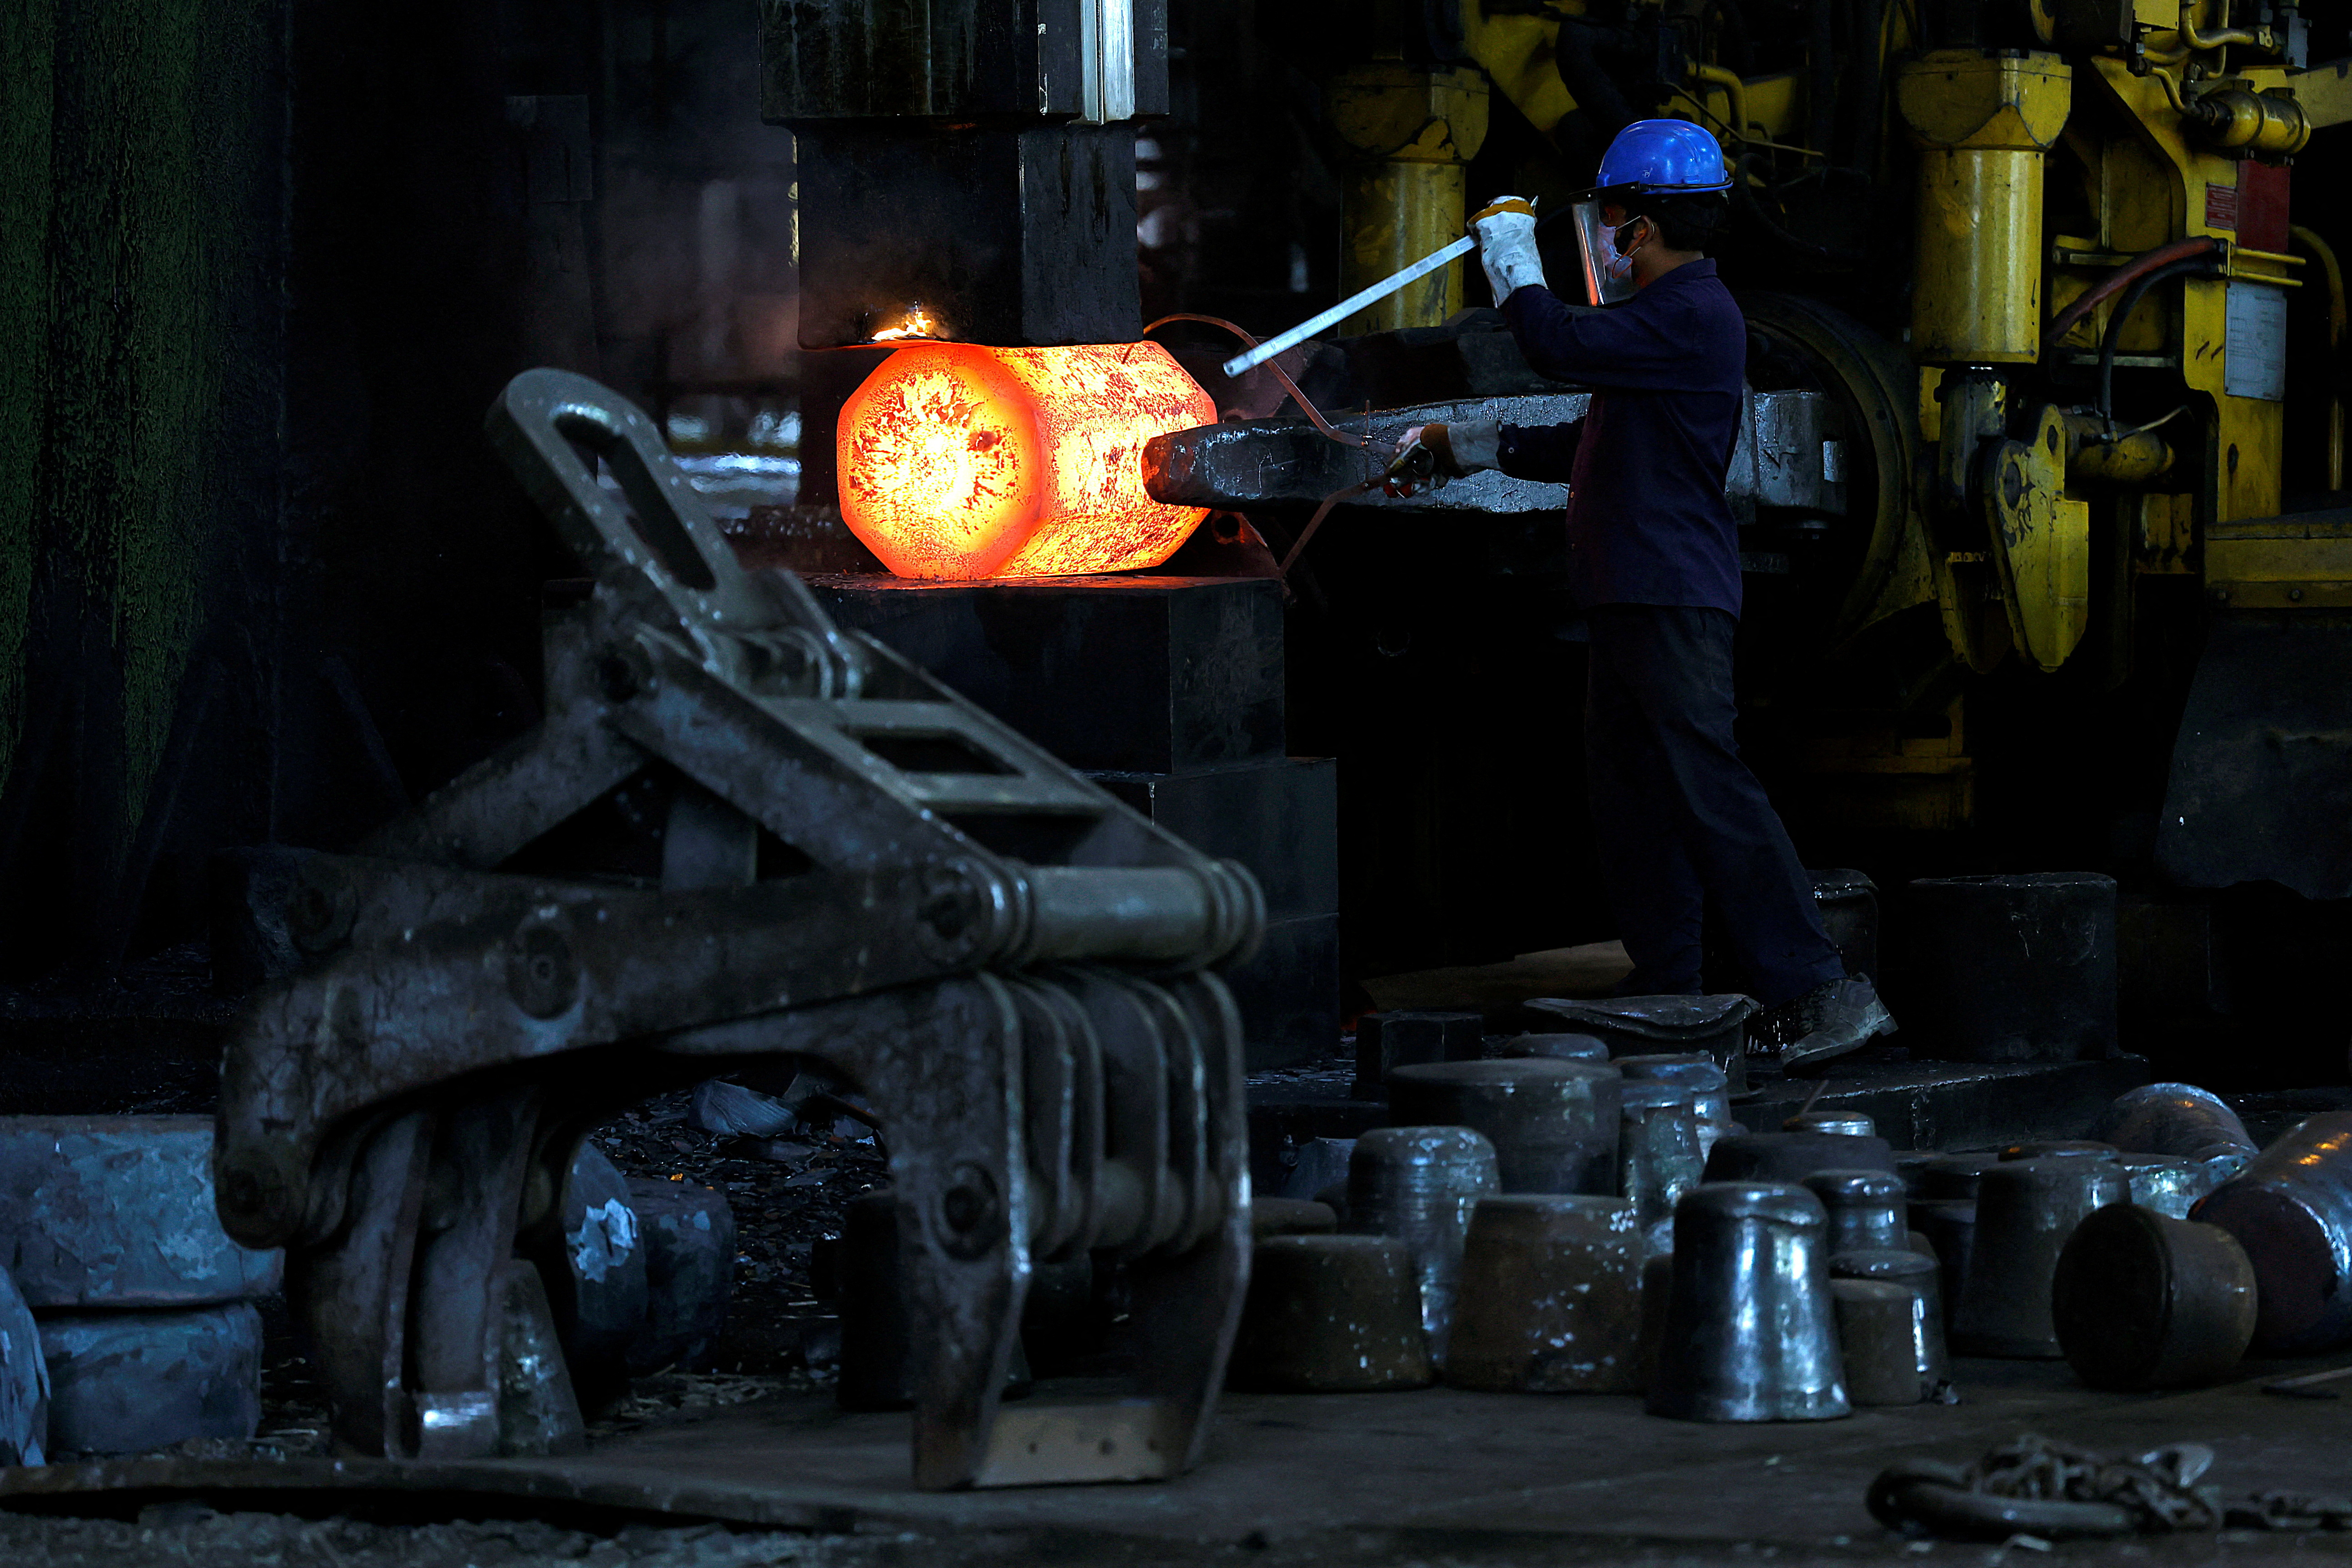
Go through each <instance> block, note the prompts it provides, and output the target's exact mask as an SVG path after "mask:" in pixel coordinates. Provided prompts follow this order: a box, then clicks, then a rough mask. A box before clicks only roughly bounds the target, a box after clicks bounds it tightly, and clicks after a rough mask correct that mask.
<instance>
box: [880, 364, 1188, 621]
mask: <svg viewBox="0 0 2352 1568" xmlns="http://www.w3.org/2000/svg"><path fill="white" fill-rule="evenodd" d="M1216 422H1217V409H1216V405H1214V404H1213V403H1212V402H1210V401H1209V395H1208V394H1206V393H1204V392H1202V390H1201V389H1200V388H1199V387H1198V386H1196V385H1194V384H1193V383H1192V377H1191V376H1189V375H1186V374H1184V372H1183V369H1182V368H1181V366H1179V365H1178V364H1177V363H1176V362H1175V361H1174V360H1173V359H1171V358H1170V357H1169V355H1168V351H1167V350H1165V349H1163V348H1161V347H1160V345H1159V344H1158V343H1150V342H1143V343H1108V344H1084V345H1081V346H1078V347H1076V348H1056V349H991V348H982V347H979V346H978V345H976V344H972V343H937V342H926V343H916V344H910V345H909V346H908V347H906V348H902V349H900V350H899V351H898V353H894V354H892V355H891V356H890V357H889V358H888V359H887V360H885V361H883V362H882V364H881V367H880V368H879V369H877V370H876V371H875V373H874V374H872V375H870V376H868V377H866V384H864V385H863V386H860V387H859V388H858V389H857V391H856V393H855V394H853V395H851V397H850V399H849V401H848V402H847V403H846V404H845V405H843V406H842V410H841V421H840V425H839V435H838V437H836V440H837V444H838V456H839V459H840V465H841V470H840V471H841V514H842V517H843V519H844V520H845V521H847V523H848V524H849V528H850V531H852V532H854V533H855V534H856V535H857V537H858V538H859V539H861V540H863V541H865V542H866V548H867V549H869V550H871V551H873V552H874V553H875V554H877V555H878V556H880V557H881V558H882V563H883V564H884V565H885V566H887V567H888V568H889V569H890V570H891V571H892V572H894V573H896V574H898V575H899V576H901V577H950V578H964V577H1060V576H1070V575H1076V574H1082V573H1088V572H1122V571H1129V570H1132V569H1134V568H1137V567H1145V566H1157V565H1159V564H1160V563H1161V562H1163V561H1165V560H1167V559H1168V558H1169V557H1170V556H1171V555H1173V554H1174V553H1176V547H1177V546H1178V545H1180V544H1181V543H1183V542H1184V539H1185V536H1186V535H1188V534H1190V533H1191V532H1192V530H1193V529H1194V528H1195V527H1197V526H1198V525H1199V524H1200V521H1201V520H1202V518H1203V517H1205V516H1207V515H1208V513H1207V510H1206V509H1204V508H1201V507H1186V506H1164V505H1162V504H1160V502H1159V501H1156V500H1152V499H1151V497H1150V494H1149V493H1148V492H1147V491H1146V490H1145V489H1144V488H1143V463H1142V457H1143V444H1144V443H1145V442H1147V441H1149V440H1150V439H1151V437H1154V436H1159V435H1162V434H1165V433H1166V432H1168V431H1171V430H1185V429H1190V428H1191V427H1192V426H1196V425H1213V424H1215V423H1216Z"/></svg>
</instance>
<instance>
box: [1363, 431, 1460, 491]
mask: <svg viewBox="0 0 2352 1568" xmlns="http://www.w3.org/2000/svg"><path fill="white" fill-rule="evenodd" d="M1445 437H1446V431H1445V426H1443V425H1415V426H1411V427H1409V428H1408V429H1407V430H1406V431H1405V432H1404V434H1403V435H1402V436H1399V437H1397V444H1396V453H1395V455H1394V456H1392V457H1391V458H1389V466H1388V467H1387V468H1385V469H1384V470H1382V472H1381V490H1382V491H1383V492H1385V493H1386V494H1389V495H1391V496H1409V495H1413V494H1416V493H1417V492H1419V491H1420V489H1422V487H1423V486H1424V485H1425V486H1427V487H1428V488H1429V489H1440V488H1442V487H1443V486H1444V483H1445V481H1446V480H1447V479H1458V478H1460V477H1461V473H1462V470H1461V469H1459V468H1455V467H1454V452H1453V448H1452V447H1451V446H1450V445H1449V443H1448V442H1447V440H1446V438H1445Z"/></svg>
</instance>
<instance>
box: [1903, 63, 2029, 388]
mask: <svg viewBox="0 0 2352 1568" xmlns="http://www.w3.org/2000/svg"><path fill="white" fill-rule="evenodd" d="M2072 75H2073V73H2072V71H2071V70H2070V69H2069V68H2068V67H2067V65H2066V63H2065V62H2064V61H2063V60H2062V59H2060V58H2058V57H2057V56H2056V55H2051V54H2038V53H2037V54H2024V53H2020V52H2018V51H2015V50H2009V51H2001V52H1998V53H1996V52H1994V51H1990V50H1982V49H1937V50H1934V51H1932V52H1930V53H1928V54H1927V55H1923V56H1921V57H1920V58H1918V59H1916V60H1914V61H1912V62H1911V63H1910V64H1908V65H1906V66H1905V67H1904V68H1902V72H1901V74H1900V76H1898V77H1897V79H1896V81H1895V102H1896V105H1897V106H1898V107H1899V108H1900V109H1901V110H1902V113H1903V121H1904V123H1905V124H1906V126H1908V127H1909V129H1910V132H1911V137H1912V140H1913V141H1914V142H1916V143H1917V144H1918V147H1919V247H1918V257H1917V260H1916V264H1915V265H1916V269H1917V270H1916V277H1915V279H1914V288H1913V291H1912V296H1911V353H1912V355H1913V357H1915V358H1916V359H1917V360H1918V361H1919V363H1922V364H1942V365H1964V364H2013V363H2023V362H2029V361H2032V360H2036V359H2039V358H2040V357H2041V355H2042V162H2043V158H2044V155H2045V154H2046V153H2048V152H2049V150H2050V147H2051V145H2052V143H2053V142H2056V141H2057V140H2058V132H2060V131H2061V130H2062V129H2063V127H2064V126H2065V123H2066V110H2067V108H2068V105H2069V102H2070V100H2071V98H2072V94H2073V82H2072Z"/></svg>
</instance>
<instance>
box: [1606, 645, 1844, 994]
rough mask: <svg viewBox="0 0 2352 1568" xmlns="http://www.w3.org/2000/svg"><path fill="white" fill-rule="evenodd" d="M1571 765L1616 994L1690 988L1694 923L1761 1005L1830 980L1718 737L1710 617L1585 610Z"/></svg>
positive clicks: (1761, 813) (1763, 818) (1828, 965)
mask: <svg viewBox="0 0 2352 1568" xmlns="http://www.w3.org/2000/svg"><path fill="white" fill-rule="evenodd" d="M1587 620H1588V622H1589V624H1590V625H1591V628H1592V658H1591V678H1590V682H1589V685H1588V689H1587V694H1586V698H1585V705H1584V748H1585V766H1586V768H1587V770H1588V772H1589V773H1590V776H1591V799H1592V820H1593V827H1594V831H1595V835H1596V837H1597V838H1598V840H1599V843H1600V849H1601V875H1602V877H1603V878H1605V879H1607V881H1608V884H1609V901H1610V904H1611V906H1612V908H1613V909H1614V910H1615V911H1616V915H1617V926H1618V930H1619V931H1620V932H1621V933H1622V936H1623V938H1624V942H1625V951H1626V952H1628V953H1630V954H1631V955H1632V956H1633V976H1632V977H1631V979H1629V980H1628V981H1627V982H1626V983H1625V984H1623V985H1622V986H1621V987H1620V988H1619V989H1620V990H1621V991H1622V992H1623V993H1624V994H1627V995H1641V996H1669V995H1692V994H1696V993H1697V992H1698V991H1699V989H1700V986H1699V938H1700V931H1701V928H1702V926H1703V925H1704V923H1705V916H1706V911H1707V910H1709V909H1712V910H1714V912H1715V917H1716V921H1717V931H1718V932H1719V933H1721V935H1722V936H1723V937H1724V938H1725V939H1726V940H1727V941H1728V942H1729V943H1730V947H1731V953H1730V956H1731V959H1732V961H1733V963H1735V964H1737V965H1738V972H1739V973H1740V974H1741V975H1742V976H1743V978H1744V983H1745V985H1746V989H1747V991H1748V994H1749V995H1751V996H1753V997H1755V998H1756V999H1757V1000H1758V1001H1759V1002H1760V1003H1762V1004H1763V1005H1766V1006H1768V1007H1771V1006H1777V1005H1780V1003H1782V1002H1786V1001H1788V1000H1789V999H1790V998H1791V997H1794V996H1801V995H1802V994H1804V993H1806V992H1808V991H1810V990H1811V989H1812V988H1813V987H1814V986H1816V985H1819V984H1822V982H1823V981H1825V980H1835V979H1838V978H1839V977H1841V976H1842V975H1843V974H1844V973H1845V966H1844V964H1843V963H1842V962H1840V960H1839V958H1838V954H1837V950H1836V949H1835V948H1832V946H1831V945H1830V942H1829V938H1828V937H1827V936H1825V935H1823V934H1822V921H1821V915H1820V913H1819V912H1818V911H1817V910H1815V908H1814V905H1813V892H1812V882H1811V879H1810V878H1808V877H1807V876H1806V875H1805V868H1804V867H1803V866H1802V865H1801V864H1800V863H1799V861H1798V859H1797V851H1796V847H1795V846H1793V845H1791V844H1790V842H1789V831H1788V829H1787V828H1785V827H1783V826H1780V814H1779V813H1777V812H1775V811H1774V810H1773V809H1772V803H1771V801H1770V800H1769V799H1767V798H1766V797H1765V795H1764V786H1763V785H1762V784H1759V783H1757V782H1756V775H1755V774H1754V773H1750V772H1749V771H1748V764H1747V763H1744V762H1742V761H1740V760H1739V746H1738V742H1736V741H1735V740H1734V739H1733V738H1732V731H1731V725H1732V718H1733V715H1734V712H1735V704H1734V701H1733V698H1732V691H1731V638H1732V634H1733V632H1734V631H1736V630H1737V629H1738V621H1736V620H1734V619H1733V618H1732V616H1730V615H1729V614H1728V613H1727V612H1726V611H1723V610H1717V609H1708V608H1705V607H1702V606H1698V605H1602V606H1601V607H1600V608H1598V609H1595V610H1592V611H1591V612H1589V613H1588V616H1587Z"/></svg>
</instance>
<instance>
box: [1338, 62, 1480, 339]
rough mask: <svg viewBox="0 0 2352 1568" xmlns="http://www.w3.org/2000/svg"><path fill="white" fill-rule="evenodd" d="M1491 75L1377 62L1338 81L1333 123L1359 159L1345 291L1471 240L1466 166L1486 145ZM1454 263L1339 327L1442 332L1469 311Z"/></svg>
mask: <svg viewBox="0 0 2352 1568" xmlns="http://www.w3.org/2000/svg"><path fill="white" fill-rule="evenodd" d="M1486 90H1487V89H1486V77H1485V76H1484V75H1483V74H1482V73H1480V72H1478V71H1476V70H1472V69H1463V70H1454V71H1426V70H1418V69H1415V68H1412V67H1410V66H1407V65H1405V64H1403V63H1402V61H1396V60H1374V61H1370V62H1369V63H1366V64H1363V65H1359V66H1355V67H1352V68H1349V69H1348V70H1347V71H1345V72H1343V73H1341V74H1340V75H1339V77H1337V78H1336V79H1333V81H1332V82H1331V84H1330V88H1329V91H1328V97H1327V99H1326V102H1327V103H1328V107H1329V113H1330V123H1331V127H1332V129H1333V130H1334V131H1336V132H1339V137H1340V139H1341V140H1342V141H1344V142H1347V144H1348V146H1349V149H1350V150H1351V151H1353V153H1355V154H1356V156H1355V158H1354V159H1353V160H1352V161H1351V162H1350V163H1349V166H1348V169H1347V171H1346V174H1345V175H1344V183H1343V184H1342V186H1341V189H1340V196H1339V227H1340V235H1341V244H1342V249H1341V252H1340V257H1339V292H1340V295H1341V296H1342V297H1343V298H1344V297H1345V296H1347V295H1349V294H1352V293H1354V292H1355V291H1356V290H1357V289H1361V288H1363V287H1364V286H1366V285H1367V284H1370V283H1377V282H1379V281H1380V280H1381V279H1383V278H1386V277H1388V276H1390V275H1391V273H1394V272H1397V271H1400V270H1402V268H1406V267H1409V266H1411V265H1412V263H1414V262H1416V261H1418V260H1420V259H1421V258H1423V257H1424V256H1427V255H1428V254H1429V253H1430V252H1431V251H1433V250H1437V249H1441V248H1443V247H1445V246H1447V245H1451V244H1452V243H1453V242H1454V241H1455V240H1457V239H1459V238H1461V237H1462V224H1463V220H1464V218H1465V217H1466V216H1468V213H1467V211H1466V207H1465V200H1464V197H1465V189H1464V184H1465V165H1466V164H1467V163H1469V161H1470V160H1471V159H1472V158H1473V157H1475V156H1476V155H1477V152H1478V148H1479V146H1480V145H1481V144H1482V143H1483V142H1485V141H1486ZM1462 267H1463V263H1461V262H1458V261H1457V262H1455V263H1454V264H1453V265H1452V266H1450V267H1445V268H1440V269H1439V270H1437V271H1435V272H1433V273H1431V274H1430V275H1429V276H1428V277H1426V278H1424V279H1421V280H1420V281H1419V282H1417V283H1414V284H1412V285H1411V286H1409V287H1407V288H1405V289H1401V290H1400V291H1398V292H1397V293H1394V294H1391V295H1390V296H1389V297H1388V298H1387V299H1385V300H1381V301H1380V302H1379V303H1377V304H1375V305H1373V306H1371V307H1370V308H1369V309H1367V310H1360V311H1358V312H1357V313H1356V314H1355V315H1352V316H1350V317H1349V318H1348V319H1347V321H1344V322H1342V323H1340V327H1339V330H1340V331H1342V332H1346V333H1349V334H1355V333H1360V332H1378V331H1389V330H1391V329H1393V328H1397V327H1433V326H1436V325H1438V324H1439V323H1441V322H1443V321H1444V320H1445V318H1446V317H1448V316H1450V315H1452V314H1454V311H1456V310H1460V309H1461V308H1462Z"/></svg>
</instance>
